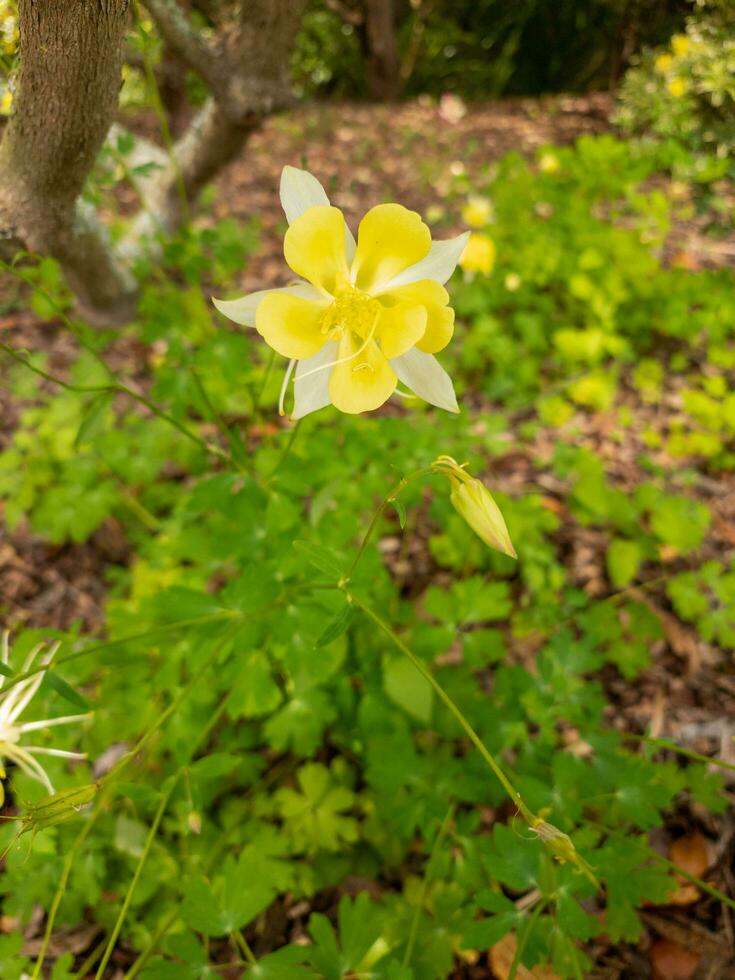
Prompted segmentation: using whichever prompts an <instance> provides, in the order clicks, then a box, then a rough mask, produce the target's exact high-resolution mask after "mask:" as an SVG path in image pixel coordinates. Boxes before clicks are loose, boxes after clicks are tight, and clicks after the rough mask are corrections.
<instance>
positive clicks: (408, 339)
mask: <svg viewBox="0 0 735 980" xmlns="http://www.w3.org/2000/svg"><path fill="white" fill-rule="evenodd" d="M426 320H427V316H426V307H424V306H409V305H408V304H407V303H399V304H398V305H397V306H391V307H390V309H384V310H382V312H381V314H380V320H379V321H378V328H377V330H376V335H377V337H378V339H379V340H380V349H381V350H382V351H383V354H384V355H385V356H386V357H387V358H388V359H389V360H390V358H391V357H400V355H401V354H405V353H406V351H407V350H411V348H412V347H415V346H416V344H417V343H418V341H419V340H421V338H422V337H423V335H424V331H425V330H426Z"/></svg>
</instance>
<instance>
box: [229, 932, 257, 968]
mask: <svg viewBox="0 0 735 980" xmlns="http://www.w3.org/2000/svg"><path fill="white" fill-rule="evenodd" d="M232 938H233V939H234V940H235V944H236V945H237V946H238V947H239V949H240V950H241V952H242V953H243V955H244V956H245V959H246V960H247V961H248V963H249V964H250V965H251V966H257V965H258V961H257V959H256V958H255V954H254V953H253V951H252V949H251V948H250V946H249V945H248V941H247V939H246V938H245V937H244V936H243V934H242V933H241V932H240V930H239V929H234V930H233V932H232Z"/></svg>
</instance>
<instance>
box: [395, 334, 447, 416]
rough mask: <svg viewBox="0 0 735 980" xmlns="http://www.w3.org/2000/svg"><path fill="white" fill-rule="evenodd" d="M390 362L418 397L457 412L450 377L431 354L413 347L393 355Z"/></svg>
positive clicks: (400, 378)
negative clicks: (399, 354)
mask: <svg viewBox="0 0 735 980" xmlns="http://www.w3.org/2000/svg"><path fill="white" fill-rule="evenodd" d="M390 364H391V367H392V368H393V370H394V371H395V372H396V374H397V375H398V379H399V380H400V381H401V382H402V383H403V384H404V385H406V387H407V388H410V389H411V391H413V392H414V394H416V395H418V396H419V398H423V399H424V401H426V402H429V404H430V405H436V406H437V408H443V409H445V411H447V412H455V413H456V412H459V405H457V396H456V395H455V393H454V385H453V384H452V379H451V378H450V377H449V375H448V374H447V372H446V371H445V370H444V368H443V367H442V366H441V364H440V363H439V361H437V359H436V358H435V357H434V355H433V354H425V353H424V352H423V351H420V350H418V349H417V348H416V347H414V348H412V349H411V350H410V351H408V352H407V353H406V354H401V356H400V357H394V358H393V359H392V360H391V362H390Z"/></svg>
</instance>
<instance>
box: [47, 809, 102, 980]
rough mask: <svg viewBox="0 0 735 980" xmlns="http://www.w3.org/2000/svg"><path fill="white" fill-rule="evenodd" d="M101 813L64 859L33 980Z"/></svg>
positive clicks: (84, 829) (81, 834)
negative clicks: (76, 863) (73, 872)
mask: <svg viewBox="0 0 735 980" xmlns="http://www.w3.org/2000/svg"><path fill="white" fill-rule="evenodd" d="M99 814H100V811H99V810H96V811H95V812H94V813H93V814H92V815H91V817H90V818H89V819H88V820H87V822H86V823H85V824H84V826H83V827H82V829H81V830H80V831H79V833H78V834H77V836H76V838H75V839H74V843H73V844H72V845H71V847H70V848H69V850H68V851H67V852H66V857H65V858H64V866H63V868H62V871H61V878H60V879H59V884H58V886H57V888H56V892H55V894H54V898H53V901H52V902H51V908H50V909H49V913H48V918H47V919H46V929H45V931H44V934H43V942H42V943H41V949H40V950H39V953H38V959H37V960H36V963H35V965H34V967H33V973H32V974H31V980H38V978H39V977H40V976H41V970H42V968H43V962H44V960H45V959H46V953H47V952H48V948H49V943H50V942H51V936H52V935H53V931H54V923H55V922H56V916H57V914H58V911H59V906H60V905H61V899H62V898H63V897H64V892H65V891H66V886H67V882H68V881H69V875H70V874H71V869H72V867H73V865H74V861H75V859H76V856H77V854H78V853H79V850H80V849H81V847H82V844H84V842H85V840H86V839H87V837H88V836H89V834H90V832H91V830H92V828H93V827H94V824H95V822H96V820H97V818H98V817H99Z"/></svg>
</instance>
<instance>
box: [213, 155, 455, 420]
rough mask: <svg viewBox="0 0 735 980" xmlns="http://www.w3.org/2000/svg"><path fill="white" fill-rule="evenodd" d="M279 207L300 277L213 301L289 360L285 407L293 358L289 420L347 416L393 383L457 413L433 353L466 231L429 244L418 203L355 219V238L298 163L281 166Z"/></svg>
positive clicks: (446, 324) (370, 404) (368, 407)
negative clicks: (326, 411)
mask: <svg viewBox="0 0 735 980" xmlns="http://www.w3.org/2000/svg"><path fill="white" fill-rule="evenodd" d="M281 204H282V205H283V210H284V211H285V212H286V218H287V219H288V222H289V229H288V231H287V232H286V237H285V239H284V242H283V251H284V255H285V257H286V262H287V263H288V265H289V266H290V267H291V269H292V270H293V272H295V273H296V275H297V276H299V277H301V278H300V279H299V280H298V281H297V282H296V283H295V284H294V285H291V286H286V287H284V288H283V289H265V290H262V291H260V292H257V293H251V294H250V295H249V296H243V297H241V298H240V299H236V300H228V301H221V300H214V304H215V306H216V307H217V309H218V310H219V311H220V312H221V313H224V314H225V316H227V317H229V318H230V319H231V320H234V321H235V323H240V324H243V325H245V326H254V327H255V328H256V329H257V331H258V333H259V334H260V335H261V336H262V337H263V338H264V340H265V341H266V343H267V344H268V345H269V346H270V347H272V348H273V349H274V350H275V351H277V352H278V353H279V354H282V355H283V356H284V357H288V358H289V360H290V363H289V366H288V369H287V371H286V376H285V379H284V383H283V388H282V390H281V399H280V411H281V413H283V402H284V397H285V394H286V390H287V386H288V382H289V380H290V377H291V372H292V371H293V369H294V367H295V369H296V370H295V382H294V408H293V412H292V418H294V419H299V418H303V416H305V415H308V414H309V413H310V412H315V411H317V409H320V408H324V407H325V406H326V405H328V404H329V403H330V402H331V403H332V404H333V405H334V406H335V407H336V408H338V409H339V410H340V411H342V412H349V413H350V414H356V413H359V412H369V411H372V410H373V409H376V408H379V407H380V406H381V405H382V404H383V403H384V402H386V401H387V400H388V399H389V398H390V396H391V395H392V394H393V393H394V391H395V390H396V386H397V383H398V381H401V382H402V383H403V384H404V385H406V387H408V388H410V389H411V390H412V391H413V392H414V393H415V394H416V395H418V396H419V397H420V398H423V399H424V400H425V401H427V402H430V403H431V404H432V405H437V406H438V407H439V408H444V409H446V410H447V411H449V412H458V411H459V408H458V407H457V399H456V396H455V394H454V387H453V385H452V381H451V379H450V377H449V375H448V374H447V373H446V371H445V370H444V369H443V368H442V367H441V365H440V364H439V362H438V361H437V360H436V358H435V357H434V356H433V355H434V354H435V353H436V352H437V351H440V350H442V349H443V348H444V347H446V345H447V344H448V343H449V341H450V339H451V337H452V333H453V331H454V310H452V308H451V307H450V306H448V302H449V294H448V293H447V291H446V289H444V286H443V283H445V282H446V281H447V280H448V279H449V277H450V276H451V275H452V273H453V272H454V269H455V267H456V265H457V262H458V260H459V257H460V255H461V254H462V250H463V248H464V246H465V244H466V241H467V233H465V234H464V235H459V236H458V237H457V238H451V239H448V240H447V241H440V242H433V243H432V241H431V233H430V231H429V229H428V228H427V226H426V225H425V224H424V222H423V221H422V220H421V218H420V217H419V215H418V214H416V212H415V211H409V210H408V209H407V208H404V207H402V206H401V205H400V204H379V205H377V206H376V207H374V208H372V209H371V210H370V211H368V213H367V214H366V215H365V217H364V218H363V219H362V221H361V222H360V227H359V229H358V235H357V242H355V239H354V238H353V236H352V232H351V231H350V229H349V228H348V227H347V225H346V223H345V219H344V215H343V214H342V212H341V211H340V210H338V209H337V208H335V207H331V206H330V204H329V199H328V198H327V195H326V193H325V191H324V188H323V187H322V185H321V184H320V183H319V181H318V180H317V179H316V177H313V176H312V175H311V174H310V173H308V171H306V170H297V169H296V168H295V167H284V168H283V174H282V176H281Z"/></svg>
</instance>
